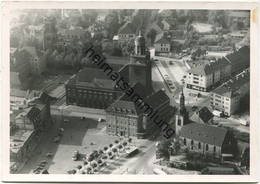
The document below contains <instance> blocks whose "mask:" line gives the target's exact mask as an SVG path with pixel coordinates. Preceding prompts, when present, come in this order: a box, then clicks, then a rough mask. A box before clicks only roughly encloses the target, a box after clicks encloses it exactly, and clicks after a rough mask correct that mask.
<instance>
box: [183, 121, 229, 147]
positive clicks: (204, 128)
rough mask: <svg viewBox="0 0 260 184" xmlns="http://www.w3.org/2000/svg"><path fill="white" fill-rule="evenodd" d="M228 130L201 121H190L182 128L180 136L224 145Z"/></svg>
mask: <svg viewBox="0 0 260 184" xmlns="http://www.w3.org/2000/svg"><path fill="white" fill-rule="evenodd" d="M226 134H227V130H226V129H225V128H221V127H215V126H210V125H206V124H201V123H190V124H187V125H184V126H183V127H182V128H181V131H180V136H181V137H185V138H188V139H192V140H196V141H199V142H203V143H207V144H210V145H216V146H222V144H223V142H224V140H225V136H226Z"/></svg>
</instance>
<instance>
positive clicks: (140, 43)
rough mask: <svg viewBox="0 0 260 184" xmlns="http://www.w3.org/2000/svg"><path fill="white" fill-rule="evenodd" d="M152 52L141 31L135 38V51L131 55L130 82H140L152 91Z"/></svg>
mask: <svg viewBox="0 0 260 184" xmlns="http://www.w3.org/2000/svg"><path fill="white" fill-rule="evenodd" d="M151 69H152V67H151V61H150V53H149V51H147V50H146V47H145V38H144V36H143V35H142V33H141V31H140V32H139V35H138V36H137V37H136V39H135V52H134V54H133V55H131V57H130V65H129V82H130V84H131V85H133V84H135V83H137V82H139V83H141V84H142V85H143V86H145V88H146V89H147V92H150V91H151V89H152V74H151Z"/></svg>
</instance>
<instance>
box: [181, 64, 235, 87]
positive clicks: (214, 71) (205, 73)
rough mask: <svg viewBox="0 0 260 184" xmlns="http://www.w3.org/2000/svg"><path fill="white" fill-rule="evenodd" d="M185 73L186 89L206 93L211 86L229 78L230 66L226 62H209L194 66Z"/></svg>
mask: <svg viewBox="0 0 260 184" xmlns="http://www.w3.org/2000/svg"><path fill="white" fill-rule="evenodd" d="M187 73H188V74H187V77H186V81H185V82H186V88H187V89H193V90H197V91H203V92H207V91H209V90H210V89H211V87H212V86H213V85H215V84H217V83H220V82H222V81H225V80H227V79H228V78H229V77H230V75H231V65H230V63H229V62H228V61H226V60H217V61H209V62H208V63H206V62H205V63H203V64H197V65H195V66H194V67H192V68H191V69H190V70H188V72H187Z"/></svg>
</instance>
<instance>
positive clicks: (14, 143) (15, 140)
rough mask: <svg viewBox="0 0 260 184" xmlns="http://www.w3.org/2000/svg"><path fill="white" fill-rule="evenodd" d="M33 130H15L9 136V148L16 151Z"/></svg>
mask: <svg viewBox="0 0 260 184" xmlns="http://www.w3.org/2000/svg"><path fill="white" fill-rule="evenodd" d="M33 132H34V131H33V130H22V129H18V130H16V132H15V133H14V134H13V136H11V137H10V139H11V140H10V150H11V151H12V152H14V153H17V152H18V151H19V150H20V148H21V147H23V145H24V143H25V142H26V141H27V140H28V139H29V138H30V136H31V135H32V134H33Z"/></svg>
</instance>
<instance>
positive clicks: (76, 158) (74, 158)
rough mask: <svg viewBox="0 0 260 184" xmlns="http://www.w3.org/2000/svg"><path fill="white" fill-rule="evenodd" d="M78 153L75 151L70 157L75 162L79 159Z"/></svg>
mask: <svg viewBox="0 0 260 184" xmlns="http://www.w3.org/2000/svg"><path fill="white" fill-rule="evenodd" d="M79 155H80V154H79V151H75V152H74V153H73V155H72V160H74V161H77V160H78V159H79Z"/></svg>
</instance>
